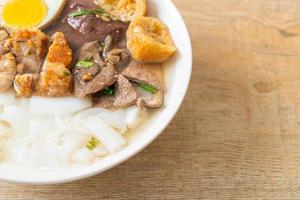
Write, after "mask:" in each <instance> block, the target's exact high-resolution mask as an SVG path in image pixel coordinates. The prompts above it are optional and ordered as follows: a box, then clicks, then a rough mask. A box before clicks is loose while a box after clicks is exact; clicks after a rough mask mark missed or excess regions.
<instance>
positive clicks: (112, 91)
mask: <svg viewBox="0 0 300 200" xmlns="http://www.w3.org/2000/svg"><path fill="white" fill-rule="evenodd" d="M114 92H115V91H114V89H112V88H105V89H104V90H103V91H102V93H103V94H105V95H107V96H112V95H114Z"/></svg>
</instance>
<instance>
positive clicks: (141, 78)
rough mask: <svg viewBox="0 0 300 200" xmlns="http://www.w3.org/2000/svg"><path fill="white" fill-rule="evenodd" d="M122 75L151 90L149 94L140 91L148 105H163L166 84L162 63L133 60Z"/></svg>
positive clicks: (151, 106)
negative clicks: (143, 62)
mask: <svg viewBox="0 0 300 200" xmlns="http://www.w3.org/2000/svg"><path fill="white" fill-rule="evenodd" d="M122 75H123V76H125V77H126V78H127V79H129V80H130V81H133V82H135V83H137V86H138V87H142V88H143V89H144V90H146V91H148V92H149V95H147V96H145V95H142V94H141V93H139V94H140V98H141V99H142V100H143V102H144V105H145V106H146V107H149V108H159V107H161V106H162V105H163V100H164V86H163V73H162V69H161V66H160V65H158V64H140V63H137V62H136V61H131V63H130V64H129V65H128V67H127V68H125V70H124V71H123V72H122Z"/></svg>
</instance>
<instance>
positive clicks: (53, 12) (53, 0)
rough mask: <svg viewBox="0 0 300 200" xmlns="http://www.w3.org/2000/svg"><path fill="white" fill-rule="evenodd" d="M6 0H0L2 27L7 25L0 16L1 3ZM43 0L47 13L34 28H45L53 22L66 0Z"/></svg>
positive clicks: (0, 22) (0, 23) (0, 21)
mask: <svg viewBox="0 0 300 200" xmlns="http://www.w3.org/2000/svg"><path fill="white" fill-rule="evenodd" d="M6 1H8V0H0V26H4V27H7V25H6V24H5V22H4V20H3V18H2V8H3V5H4V4H5V3H6ZM43 1H44V2H45V4H46V6H47V13H46V16H45V17H44V19H43V20H42V22H41V23H40V24H38V25H37V26H35V27H36V28H40V29H45V28H47V27H48V26H50V25H51V23H53V22H54V21H55V20H56V19H57V17H59V15H60V14H61V12H62V11H63V9H64V7H65V5H66V2H67V0H43ZM7 28H8V29H11V28H12V27H7Z"/></svg>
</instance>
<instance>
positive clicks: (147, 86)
mask: <svg viewBox="0 0 300 200" xmlns="http://www.w3.org/2000/svg"><path fill="white" fill-rule="evenodd" d="M139 86H140V87H141V88H142V89H144V90H145V91H147V92H150V93H152V94H154V93H156V92H157V88H156V87H154V86H153V85H150V84H146V83H140V84H139Z"/></svg>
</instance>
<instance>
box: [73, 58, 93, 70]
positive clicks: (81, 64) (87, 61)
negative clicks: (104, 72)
mask: <svg viewBox="0 0 300 200" xmlns="http://www.w3.org/2000/svg"><path fill="white" fill-rule="evenodd" d="M92 59H93V57H89V58H87V59H85V60H80V61H78V62H77V63H76V67H79V68H90V67H92V66H93V65H94V62H93V61H92Z"/></svg>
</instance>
